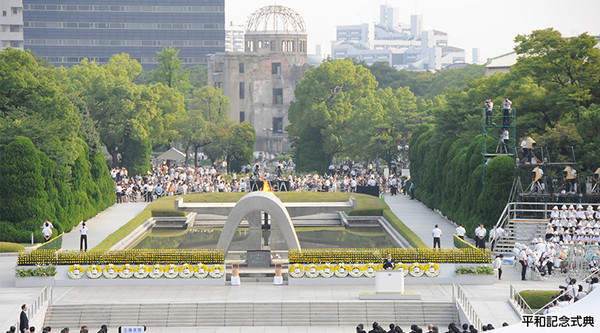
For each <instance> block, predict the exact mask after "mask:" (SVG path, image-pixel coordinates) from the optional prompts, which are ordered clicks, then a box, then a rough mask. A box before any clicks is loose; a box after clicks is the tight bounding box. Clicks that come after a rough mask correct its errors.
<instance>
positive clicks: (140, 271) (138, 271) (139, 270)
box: [133, 264, 150, 279]
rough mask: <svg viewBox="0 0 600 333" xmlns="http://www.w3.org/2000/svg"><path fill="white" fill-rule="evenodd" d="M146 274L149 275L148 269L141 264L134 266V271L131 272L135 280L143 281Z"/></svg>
mask: <svg viewBox="0 0 600 333" xmlns="http://www.w3.org/2000/svg"><path fill="white" fill-rule="evenodd" d="M148 274H150V269H149V268H148V266H146V265H143V264H141V265H137V266H135V269H134V270H133V276H135V277H136V279H143V278H145V277H147V276H148Z"/></svg>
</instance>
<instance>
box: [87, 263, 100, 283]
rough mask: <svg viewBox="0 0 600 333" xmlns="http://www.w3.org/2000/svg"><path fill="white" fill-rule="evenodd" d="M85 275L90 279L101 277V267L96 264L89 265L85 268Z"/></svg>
mask: <svg viewBox="0 0 600 333" xmlns="http://www.w3.org/2000/svg"><path fill="white" fill-rule="evenodd" d="M86 274H87V276H88V277H89V278H90V279H97V278H99V277H100V276H102V267H100V266H99V265H96V264H93V265H90V266H89V267H88V268H87V271H86Z"/></svg>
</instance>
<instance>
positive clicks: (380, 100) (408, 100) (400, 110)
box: [286, 60, 419, 171]
mask: <svg viewBox="0 0 600 333" xmlns="http://www.w3.org/2000/svg"><path fill="white" fill-rule="evenodd" d="M294 94H295V97H296V100H295V101H294V102H292V103H291V105H290V109H289V120H290V125H289V126H288V127H287V128H286V130H287V131H288V132H289V135H290V139H291V140H292V146H293V149H294V157H295V160H296V164H297V169H298V170H300V171H325V170H326V169H327V166H328V165H329V164H331V162H332V161H333V159H334V158H351V159H355V160H359V161H373V160H377V159H379V158H381V159H383V160H385V161H387V162H388V163H389V162H391V160H392V159H393V157H395V156H396V155H397V152H398V140H399V139H400V138H402V137H403V136H404V137H407V136H408V133H409V132H410V129H411V127H412V126H414V124H415V123H417V122H418V121H419V113H418V112H417V104H416V98H415V96H414V95H413V93H412V92H411V91H410V90H409V89H408V88H405V87H402V88H398V89H396V90H392V89H391V88H386V89H379V90H378V89H377V81H375V76H373V74H371V73H370V72H369V71H368V70H367V69H366V68H364V67H363V66H361V65H355V64H353V63H352V61H351V60H333V61H327V62H324V63H323V64H321V66H319V67H317V68H314V69H311V70H309V71H307V72H306V75H305V76H304V78H302V80H300V82H299V83H298V85H297V86H296V90H295V92H294Z"/></svg>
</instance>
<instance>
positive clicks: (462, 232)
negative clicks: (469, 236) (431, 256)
mask: <svg viewBox="0 0 600 333" xmlns="http://www.w3.org/2000/svg"><path fill="white" fill-rule="evenodd" d="M466 233H467V230H465V227H463V225H462V224H459V225H458V228H456V236H458V238H460V239H462V240H465V234H466Z"/></svg>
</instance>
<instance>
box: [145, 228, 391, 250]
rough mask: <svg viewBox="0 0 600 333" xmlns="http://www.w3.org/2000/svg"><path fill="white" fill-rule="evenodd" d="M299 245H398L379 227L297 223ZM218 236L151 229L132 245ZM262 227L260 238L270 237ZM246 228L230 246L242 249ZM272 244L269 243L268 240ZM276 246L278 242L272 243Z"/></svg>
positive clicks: (212, 241)
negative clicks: (314, 225) (298, 225)
mask: <svg viewBox="0 0 600 333" xmlns="http://www.w3.org/2000/svg"><path fill="white" fill-rule="evenodd" d="M296 233H297V234H298V240H299V241H300V246H301V247H302V248H307V249H319V248H391V247H397V246H398V245H397V244H396V243H395V242H394V241H393V240H392V239H391V238H390V237H389V236H388V235H387V234H386V233H385V231H384V230H383V229H381V228H380V227H366V228H365V227H353V228H344V227H297V228H296ZM220 236H221V229H220V228H191V229H188V230H182V229H162V228H161V229H159V228H154V229H152V230H151V231H150V232H149V233H148V234H147V235H146V237H145V238H144V239H143V240H142V241H141V242H139V243H138V244H137V245H136V246H135V247H134V248H136V249H214V248H215V247H216V246H217V242H218V241H219V237H220ZM271 236H272V235H271V231H269V230H263V241H265V242H268V241H269V240H270V239H271ZM247 239H248V229H247V228H238V230H237V233H236V235H235V237H234V239H233V242H232V244H231V248H230V250H234V251H235V250H246V249H247V243H246V241H247ZM270 245H271V248H272V249H274V250H276V249H278V248H274V246H273V244H270ZM276 247H279V246H276Z"/></svg>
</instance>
